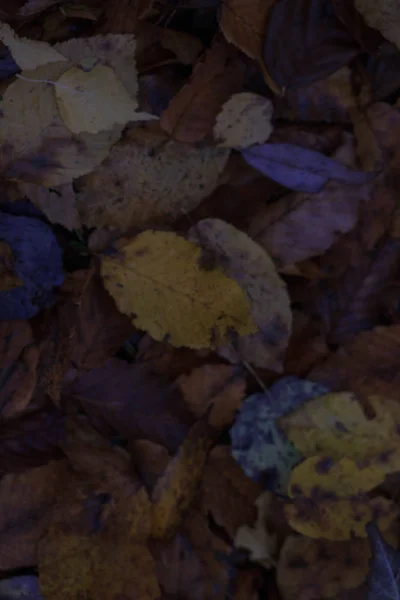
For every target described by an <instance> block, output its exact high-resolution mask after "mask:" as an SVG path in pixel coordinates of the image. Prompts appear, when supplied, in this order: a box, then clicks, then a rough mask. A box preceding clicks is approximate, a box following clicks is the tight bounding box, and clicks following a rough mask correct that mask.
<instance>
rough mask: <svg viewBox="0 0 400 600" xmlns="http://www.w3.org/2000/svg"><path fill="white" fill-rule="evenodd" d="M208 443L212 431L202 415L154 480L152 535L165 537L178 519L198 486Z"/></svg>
mask: <svg viewBox="0 0 400 600" xmlns="http://www.w3.org/2000/svg"><path fill="white" fill-rule="evenodd" d="M211 443H212V431H211V429H210V427H209V426H208V425H207V424H206V421H205V419H204V418H203V419H201V420H200V421H198V422H197V423H195V424H194V425H193V427H192V428H191V430H190V431H189V434H188V436H187V437H186V439H185V440H184V442H183V444H182V446H181V447H180V448H179V452H178V454H177V455H176V456H175V457H174V458H173V459H172V460H171V461H170V463H169V464H168V466H167V468H166V471H165V473H164V474H163V475H162V477H160V478H159V480H158V481H157V483H156V486H155V488H154V490H153V493H152V496H151V500H152V503H153V504H152V537H154V538H156V539H164V538H166V537H169V536H171V535H172V534H173V533H174V532H175V531H176V529H177V528H178V526H179V525H180V523H181V522H182V519H183V516H184V514H185V511H186V510H187V509H188V508H189V506H190V504H191V503H192V502H193V499H194V497H195V494H196V492H197V490H198V487H199V485H200V482H201V478H202V476H203V470H204V466H205V463H206V460H207V455H208V451H209V449H210V446H211Z"/></svg>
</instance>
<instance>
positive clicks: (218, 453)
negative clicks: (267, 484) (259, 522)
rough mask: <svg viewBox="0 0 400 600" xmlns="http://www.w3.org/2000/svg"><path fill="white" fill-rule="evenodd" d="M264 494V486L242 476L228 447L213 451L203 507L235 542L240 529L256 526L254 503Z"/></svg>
mask: <svg viewBox="0 0 400 600" xmlns="http://www.w3.org/2000/svg"><path fill="white" fill-rule="evenodd" d="M261 491H262V490H261V486H260V485H258V484H257V483H255V482H254V481H252V480H251V479H249V478H247V477H246V475H245V474H244V473H243V471H242V470H241V468H240V467H239V465H238V464H237V463H236V462H235V460H234V458H233V457H232V456H231V454H230V450H229V447H228V446H216V447H215V448H213V450H212V451H211V452H210V454H209V457H208V459H207V463H206V466H205V468H204V475H203V482H202V487H201V498H200V505H201V508H202V510H203V511H204V512H205V514H211V515H212V516H213V519H214V520H215V522H216V523H217V525H218V526H220V527H223V528H224V529H225V531H226V532H227V533H228V534H229V536H230V537H231V539H232V540H234V539H235V536H236V534H237V531H238V529H239V528H240V527H242V526H245V525H247V526H250V525H252V524H253V523H254V522H255V520H256V516H257V507H256V505H255V502H256V500H257V498H258V497H259V496H260V495H261Z"/></svg>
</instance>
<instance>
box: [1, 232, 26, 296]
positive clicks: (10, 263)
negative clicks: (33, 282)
mask: <svg viewBox="0 0 400 600" xmlns="http://www.w3.org/2000/svg"><path fill="white" fill-rule="evenodd" d="M20 285H24V282H23V281H22V279H21V278H20V277H18V275H17V274H16V273H15V272H14V256H13V253H12V250H11V248H10V246H9V245H8V244H7V243H6V242H3V241H0V292H6V291H8V290H12V289H13V288H16V287H19V286H20Z"/></svg>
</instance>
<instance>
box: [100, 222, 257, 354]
mask: <svg viewBox="0 0 400 600" xmlns="http://www.w3.org/2000/svg"><path fill="white" fill-rule="evenodd" d="M200 258H201V249H200V248H199V247H198V246H196V245H195V244H192V243H190V242H188V241H186V240H185V239H183V238H180V237H178V236H177V235H176V234H174V233H172V232H171V233H170V232H162V231H152V230H148V231H145V232H144V233H141V234H139V235H138V236H137V237H136V238H134V239H133V240H131V241H129V242H128V243H127V244H126V245H124V246H123V247H121V248H120V251H119V254H118V255H117V256H116V257H113V256H110V257H104V258H103V259H102V267H101V273H102V277H103V281H104V284H105V287H106V289H107V290H108V291H109V292H110V294H111V295H112V296H113V298H114V299H115V301H116V303H117V306H118V308H119V309H120V310H121V312H123V313H124V314H128V315H132V314H133V315H135V318H134V321H133V323H134V324H135V325H136V326H137V327H138V328H140V329H145V330H147V331H148V332H149V333H150V334H151V335H152V337H153V338H154V339H156V340H162V339H163V338H164V337H165V336H166V335H167V336H168V340H169V342H170V343H172V344H173V345H174V346H189V347H191V348H199V349H200V348H207V347H215V346H217V345H218V344H221V343H223V342H224V341H226V340H227V338H228V337H229V329H230V328H232V329H234V330H235V331H236V332H237V334H238V335H239V336H240V335H246V334H249V333H252V332H254V331H255V330H256V327H255V325H254V323H253V319H252V317H251V316H250V311H249V308H250V307H249V301H248V300H247V298H246V297H245V295H244V292H243V291H242V290H241V288H240V287H239V285H238V284H237V283H236V282H235V281H233V280H229V279H228V277H226V276H225V275H224V274H223V273H222V272H221V271H220V270H212V271H207V270H203V269H202V268H201V263H200ZM149 265H150V266H149ZM138 287H140V288H141V295H140V296H138V295H137V294H136V290H137V288H138ZM154 315H158V319H157V321H155V320H154Z"/></svg>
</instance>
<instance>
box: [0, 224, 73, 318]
mask: <svg viewBox="0 0 400 600" xmlns="http://www.w3.org/2000/svg"><path fill="white" fill-rule="evenodd" d="M22 232H23V233H22ZM0 238H1V239H2V240H4V241H5V242H6V243H7V244H8V245H9V247H10V248H11V250H12V253H13V256H14V268H15V274H16V275H17V277H19V278H20V279H21V280H22V281H23V285H21V286H18V287H15V288H12V289H10V290H7V291H4V290H2V291H1V292H0V293H1V309H0V319H2V320H10V319H26V318H30V317H33V316H34V315H35V314H37V313H38V312H39V310H40V309H41V308H44V307H48V306H51V305H52V304H53V303H54V300H55V295H54V288H55V287H58V286H60V285H61V283H62V281H63V279H64V273H63V270H62V260H61V249H60V247H59V246H58V243H57V241H56V238H55V236H54V234H53V231H52V230H51V229H50V227H49V226H48V225H46V224H45V223H42V222H41V221H39V220H37V219H32V218H29V217H16V216H13V215H8V214H5V213H1V214H0Z"/></svg>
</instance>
